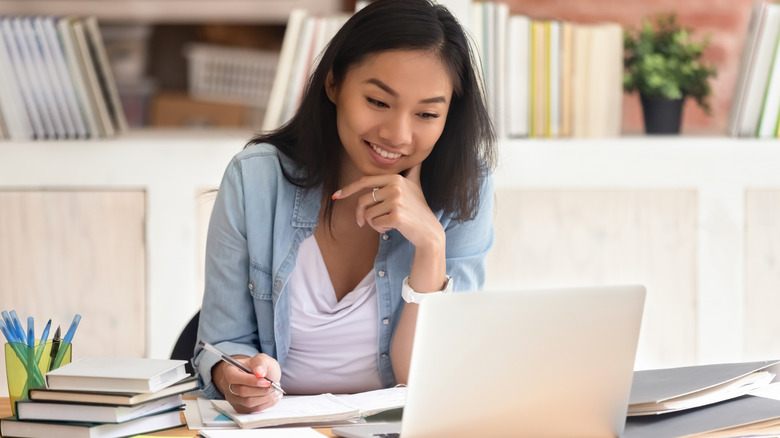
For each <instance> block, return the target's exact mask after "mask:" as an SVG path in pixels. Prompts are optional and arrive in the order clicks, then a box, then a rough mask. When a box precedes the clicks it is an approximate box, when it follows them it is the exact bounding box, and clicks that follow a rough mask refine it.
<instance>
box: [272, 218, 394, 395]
mask: <svg viewBox="0 0 780 438" xmlns="http://www.w3.org/2000/svg"><path fill="white" fill-rule="evenodd" d="M290 293H291V295H290V304H291V306H290V332H291V339H290V350H289V352H288V354H287V361H286V362H285V364H284V366H283V367H282V379H281V385H282V387H284V388H285V391H287V392H289V393H290V394H319V393H325V392H331V393H353V392H360V391H369V390H373V389H380V388H382V380H381V378H380V376H379V365H378V360H379V358H378V354H377V351H378V348H377V344H378V342H379V329H378V327H377V324H376V321H377V318H378V304H377V293H376V280H375V274H374V270H373V269H372V270H371V271H370V272H369V273H368V274H366V276H365V277H364V278H363V280H361V281H360V283H359V284H358V285H357V286H356V287H355V289H354V290H352V291H350V292H349V293H347V294H346V295H345V296H344V297H343V298H342V299H341V301H338V300H337V299H336V293H335V290H334V289H333V284H332V282H331V281H330V275H329V274H328V270H327V267H326V266H325V261H324V260H323V258H322V253H321V252H320V249H319V246H318V245H317V240H316V239H315V238H314V235H313V234H312V235H311V236H309V237H307V238H305V239H304V240H303V241H302V242H301V245H300V248H299V250H298V255H297V258H296V263H295V268H293V272H292V275H291V276H290Z"/></svg>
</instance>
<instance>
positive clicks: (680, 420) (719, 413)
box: [621, 395, 780, 438]
mask: <svg viewBox="0 0 780 438" xmlns="http://www.w3.org/2000/svg"><path fill="white" fill-rule="evenodd" d="M778 419H780V401H778V400H773V399H771V398H765V397H755V396H752V395H747V396H744V397H740V398H736V399H733V400H728V401H725V402H722V403H715V404H712V405H707V406H703V407H699V408H696V409H691V410H689V411H682V412H675V413H671V414H666V415H653V416H642V417H629V418H628V420H627V421H626V427H625V430H624V431H623V434H622V435H621V437H622V438H662V437H679V436H697V437H705V436H714V435H713V433H714V432H718V431H723V432H726V431H728V433H727V435H725V436H730V437H737V436H749V435H748V434H746V433H744V431H745V430H749V429H750V428H751V427H758V426H767V425H768V424H769V425H771V424H772V423H774V433H773V434H772V435H770V436H777V433H778V432H779V431H780V427H778V424H777V420H778ZM770 432H771V430H770ZM721 436H723V435H721Z"/></svg>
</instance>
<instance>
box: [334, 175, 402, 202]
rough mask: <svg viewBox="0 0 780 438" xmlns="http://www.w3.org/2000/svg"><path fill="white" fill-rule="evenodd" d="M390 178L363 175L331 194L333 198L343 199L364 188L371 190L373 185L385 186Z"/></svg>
mask: <svg viewBox="0 0 780 438" xmlns="http://www.w3.org/2000/svg"><path fill="white" fill-rule="evenodd" d="M389 182H390V180H389V179H388V178H387V176H385V175H382V176H375V177H363V178H360V179H358V180H357V181H355V182H352V183H350V184H347V185H346V186H344V187H342V188H341V189H340V190H337V191H336V193H334V194H333V196H331V198H333V199H344V198H348V197H350V196H352V195H354V194H355V193H360V192H361V191H364V190H371V189H373V188H374V187H384V186H386V185H387V184H388V183H389Z"/></svg>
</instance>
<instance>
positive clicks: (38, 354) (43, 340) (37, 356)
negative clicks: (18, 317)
mask: <svg viewBox="0 0 780 438" xmlns="http://www.w3.org/2000/svg"><path fill="white" fill-rule="evenodd" d="M49 329H51V319H50V320H49V322H47V323H46V327H44V328H43V333H42V334H41V343H40V344H38V349H37V350H35V363H39V362H40V361H41V356H43V349H44V348H46V340H48V339H49Z"/></svg>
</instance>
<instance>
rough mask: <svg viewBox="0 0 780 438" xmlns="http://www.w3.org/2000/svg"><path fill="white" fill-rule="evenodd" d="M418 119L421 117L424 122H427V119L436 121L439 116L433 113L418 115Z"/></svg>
mask: <svg viewBox="0 0 780 438" xmlns="http://www.w3.org/2000/svg"><path fill="white" fill-rule="evenodd" d="M420 117H422V118H423V119H426V120H428V119H438V118H439V115H438V114H434V113H420Z"/></svg>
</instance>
